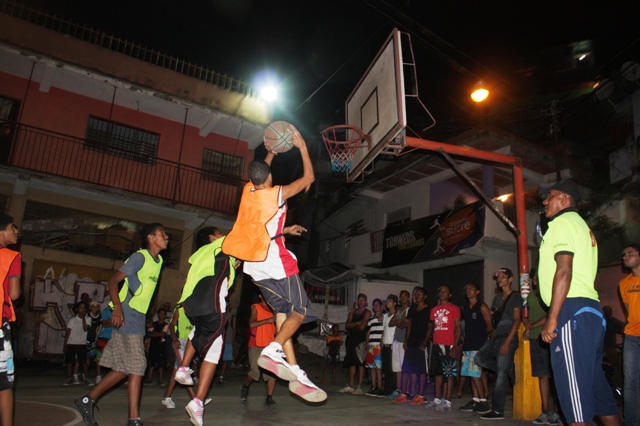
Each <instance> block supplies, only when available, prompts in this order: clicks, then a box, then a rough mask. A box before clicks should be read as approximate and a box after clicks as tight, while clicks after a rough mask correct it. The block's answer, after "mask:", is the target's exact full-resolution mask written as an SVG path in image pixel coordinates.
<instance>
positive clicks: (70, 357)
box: [64, 345, 87, 364]
mask: <svg viewBox="0 0 640 426" xmlns="http://www.w3.org/2000/svg"><path fill="white" fill-rule="evenodd" d="M76 357H78V363H79V364H84V363H85V362H87V345H67V353H66V354H65V355H64V363H65V364H72V363H73V362H74V361H75V360H76Z"/></svg>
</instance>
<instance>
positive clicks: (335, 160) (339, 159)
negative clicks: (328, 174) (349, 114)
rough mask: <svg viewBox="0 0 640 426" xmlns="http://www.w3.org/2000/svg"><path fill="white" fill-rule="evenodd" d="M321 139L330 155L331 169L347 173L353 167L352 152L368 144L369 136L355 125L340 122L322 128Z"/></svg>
mask: <svg viewBox="0 0 640 426" xmlns="http://www.w3.org/2000/svg"><path fill="white" fill-rule="evenodd" d="M322 140H323V141H324V145H325V146H326V147H327V151H329V156H330V157H331V170H332V171H334V172H337V173H348V172H350V171H351V169H352V168H353V154H354V153H355V152H356V150H357V149H358V148H361V147H364V146H369V141H370V137H369V135H365V134H364V132H363V131H362V130H361V129H360V128H358V127H356V126H351V125H349V124H341V125H339V126H332V127H329V128H327V129H324V130H323V131H322ZM363 142H364V143H363Z"/></svg>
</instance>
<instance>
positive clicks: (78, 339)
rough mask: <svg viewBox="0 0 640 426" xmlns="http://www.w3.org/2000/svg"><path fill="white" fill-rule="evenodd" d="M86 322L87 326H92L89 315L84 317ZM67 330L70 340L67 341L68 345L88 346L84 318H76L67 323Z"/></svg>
mask: <svg viewBox="0 0 640 426" xmlns="http://www.w3.org/2000/svg"><path fill="white" fill-rule="evenodd" d="M84 321H85V322H86V323H87V325H89V326H90V325H91V318H89V315H87V316H85V317H84ZM67 328H68V329H69V330H71V331H69V339H68V340H67V344H68V345H86V344H87V332H86V331H84V328H83V327H82V318H80V317H79V316H77V315H76V316H75V317H73V318H71V319H70V320H69V322H68V323H67Z"/></svg>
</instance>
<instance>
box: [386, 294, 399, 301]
mask: <svg viewBox="0 0 640 426" xmlns="http://www.w3.org/2000/svg"><path fill="white" fill-rule="evenodd" d="M387 300H393V301H394V302H395V303H398V296H396V295H395V294H390V295H388V296H387Z"/></svg>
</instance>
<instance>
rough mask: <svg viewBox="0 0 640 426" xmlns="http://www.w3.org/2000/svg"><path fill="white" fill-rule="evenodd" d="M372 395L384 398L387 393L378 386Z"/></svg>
mask: <svg viewBox="0 0 640 426" xmlns="http://www.w3.org/2000/svg"><path fill="white" fill-rule="evenodd" d="M374 396H377V397H378V398H385V397H386V396H387V394H386V393H384V389H380V388H378V390H377V391H376V394H375V395H374Z"/></svg>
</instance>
